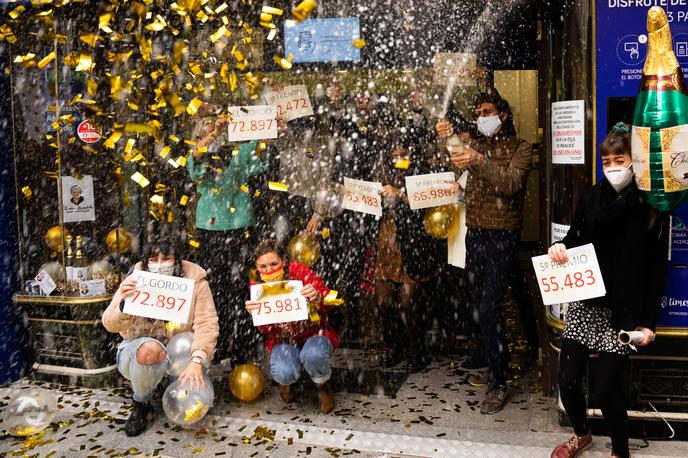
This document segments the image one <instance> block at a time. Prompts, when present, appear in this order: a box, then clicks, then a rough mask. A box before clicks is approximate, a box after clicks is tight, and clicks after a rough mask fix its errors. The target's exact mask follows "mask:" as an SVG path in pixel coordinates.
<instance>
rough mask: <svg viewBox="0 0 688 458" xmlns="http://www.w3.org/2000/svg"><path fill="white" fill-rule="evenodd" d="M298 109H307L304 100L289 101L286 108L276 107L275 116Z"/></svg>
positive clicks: (306, 103)
mask: <svg viewBox="0 0 688 458" xmlns="http://www.w3.org/2000/svg"><path fill="white" fill-rule="evenodd" d="M299 108H308V101H307V100H306V99H304V98H300V99H293V100H289V101H288V102H287V104H286V106H285V107H284V108H283V107H282V105H277V114H278V115H279V116H282V115H283V114H284V113H285V112H287V111H293V110H298V109H299Z"/></svg>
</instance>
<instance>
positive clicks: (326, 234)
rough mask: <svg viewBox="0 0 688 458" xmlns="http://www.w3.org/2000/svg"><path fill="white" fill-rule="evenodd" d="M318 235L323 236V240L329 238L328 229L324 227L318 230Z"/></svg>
mask: <svg viewBox="0 0 688 458" xmlns="http://www.w3.org/2000/svg"><path fill="white" fill-rule="evenodd" d="M320 236H321V237H322V238H323V240H327V239H329V238H330V229H329V228H327V227H326V228H325V229H323V230H322V231H320Z"/></svg>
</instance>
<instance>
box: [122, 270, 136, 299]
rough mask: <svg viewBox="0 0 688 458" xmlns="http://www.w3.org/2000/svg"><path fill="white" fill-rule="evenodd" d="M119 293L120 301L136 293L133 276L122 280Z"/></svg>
mask: <svg viewBox="0 0 688 458" xmlns="http://www.w3.org/2000/svg"><path fill="white" fill-rule="evenodd" d="M119 292H120V294H121V295H122V299H126V298H127V297H129V296H131V295H132V294H134V293H135V292H136V278H134V276H133V275H129V276H128V277H127V278H125V279H124V281H123V282H122V284H121V285H119Z"/></svg>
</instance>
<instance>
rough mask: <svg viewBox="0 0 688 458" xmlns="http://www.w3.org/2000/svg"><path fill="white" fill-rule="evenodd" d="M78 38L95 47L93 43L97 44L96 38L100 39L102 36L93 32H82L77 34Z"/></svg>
mask: <svg viewBox="0 0 688 458" xmlns="http://www.w3.org/2000/svg"><path fill="white" fill-rule="evenodd" d="M79 40H81V41H83V42H84V43H86V44H87V45H90V46H93V47H95V45H96V44H98V40H102V38H101V37H99V36H98V35H96V34H94V33H82V34H81V35H79Z"/></svg>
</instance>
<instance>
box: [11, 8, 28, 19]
mask: <svg viewBox="0 0 688 458" xmlns="http://www.w3.org/2000/svg"><path fill="white" fill-rule="evenodd" d="M24 11H26V8H24V6H23V5H19V6H18V7H16V8H15V9H13V10H12V11H10V12H9V16H10V17H11V18H12V19H17V18H18V17H19V15H20V14H22V13H23V12H24Z"/></svg>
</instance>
